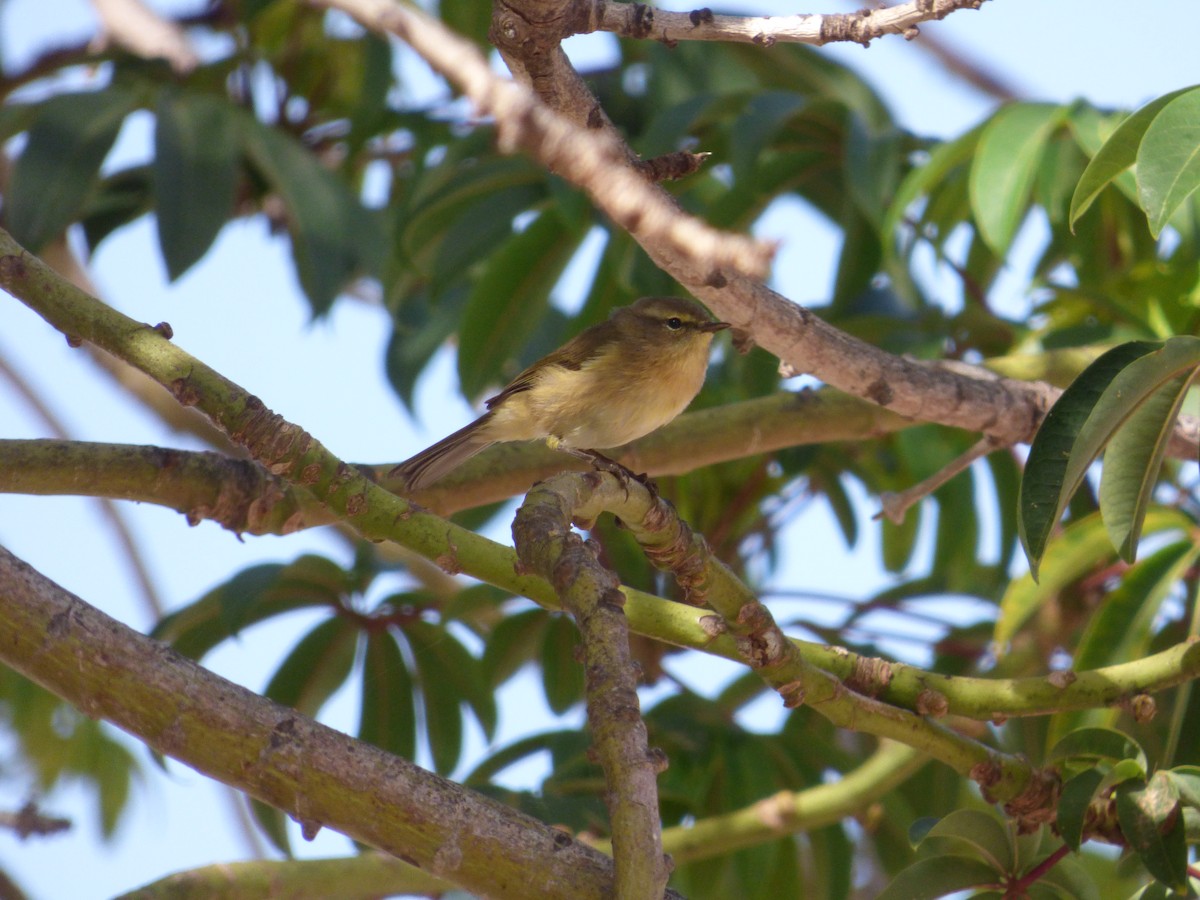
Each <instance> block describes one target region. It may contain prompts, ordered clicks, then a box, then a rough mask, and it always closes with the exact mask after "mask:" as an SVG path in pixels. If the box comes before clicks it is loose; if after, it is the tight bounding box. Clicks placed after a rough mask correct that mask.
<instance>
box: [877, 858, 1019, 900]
mask: <svg viewBox="0 0 1200 900" xmlns="http://www.w3.org/2000/svg"><path fill="white" fill-rule="evenodd" d="M1001 876H1002V873H1000V872H997V871H996V870H995V869H993V868H992V867H991V866H989V865H988V864H987V863H985V862H982V861H981V860H978V859H972V858H970V857H966V856H942V857H938V858H937V859H919V860H917V861H916V862H915V863H913V864H912V865H911V866H909V867H908V868H907V869H905V870H904V871H902V872H901V873H900V874H899V875H897V876H896V877H895V878H893V879H892V881H891V883H890V884H889V885H888V886H887V887H886V888H884V890H883V892H882V893H881V894H879V896H878V897H877V898H876V900H935V898H937V897H946V896H949V895H950V894H955V893H958V892H959V891H966V890H970V889H971V888H979V887H983V886H986V885H998V884H999V883H1000V880H1001Z"/></svg>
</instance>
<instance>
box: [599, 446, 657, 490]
mask: <svg viewBox="0 0 1200 900" xmlns="http://www.w3.org/2000/svg"><path fill="white" fill-rule="evenodd" d="M582 452H583V453H584V454H585V456H584V458H585V459H587V460H589V461H590V462H591V464H592V466H593V467H594V468H595V469H596V470H597V471H600V472H607V473H608V474H610V475H612V476H613V477H614V478H616V479H617V481H618V482H620V484H621V487H623V488H624V489H625V498H626V499H628V498H629V483H630V482H631V481H636V482H637V483H638V484H640V485H641V486H642V487H644V488H645V489H646V490H647V491H649V492H650V497H651V499H652V500H657V499H658V485H656V484H655V483H654V479H653V478H651V477H650V476H649V475H648V474H647V473H645V472H643V473H642V474H641V475H639V474H637V473H636V472H634V471H633V470H632V469H629V468H627V467H626V466H623V465H621V464H620V463H619V462H617V461H616V460H615V459H611V458H609V457H607V456H605V455H604V454H603V453H597V452H596V451H595V450H585V451H582Z"/></svg>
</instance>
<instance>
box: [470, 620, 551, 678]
mask: <svg viewBox="0 0 1200 900" xmlns="http://www.w3.org/2000/svg"><path fill="white" fill-rule="evenodd" d="M551 618H552V617H551V614H550V613H548V612H547V611H546V610H544V609H527V610H525V611H524V612H519V613H515V614H513V615H510V616H505V617H504V618H503V619H502V620H501V621H500V623H499V624H498V625H497V626H496V627H495V629H494V630H493V631H492V633H491V635H490V636H489V637H488V641H487V646H486V647H485V648H484V650H483V660H482V665H483V673H484V677H485V678H486V679H487V681H488V683H489V684H490V685H491V686H492V687H493V688H497V687H499V686H500V685H502V684H503V683H504V682H506V681H508V679H510V678H512V676H513V675H515V674H516V673H517V671H518V670H519V669H520V668H521V667H522V666H524V665H525V664H526V663H528V662H531V661H532V660H533V658H534V656H535V655H536V654H537V651H538V649H539V648H540V647H541V645H542V635H544V634H545V632H546V628H547V627H548V626H549V624H550V620H551Z"/></svg>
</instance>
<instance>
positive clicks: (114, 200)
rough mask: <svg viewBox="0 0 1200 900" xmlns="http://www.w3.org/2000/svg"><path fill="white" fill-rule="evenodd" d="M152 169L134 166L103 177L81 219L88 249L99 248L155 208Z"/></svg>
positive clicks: (89, 198) (90, 196)
mask: <svg viewBox="0 0 1200 900" xmlns="http://www.w3.org/2000/svg"><path fill="white" fill-rule="evenodd" d="M152 180H153V179H152V171H151V166H134V167H133V168H130V169H122V170H121V171H120V172H116V173H114V174H113V175H111V176H109V177H107V178H102V179H101V180H100V182H99V184H98V185H97V186H96V189H95V190H93V191H92V192H91V194H90V195H89V196H88V200H87V203H86V205H85V206H84V209H83V213H82V216H81V223H82V225H83V236H84V240H86V241H87V246H88V250H89V252H91V253H95V251H96V248H97V247H98V246H99V245H100V242H101V241H103V240H104V239H105V238H106V237H108V236H109V235H110V234H112V233H113V232H114V231H116V230H117V229H118V228H120V227H121V226H123V225H127V224H129V223H130V222H132V221H133V220H134V219H137V218H139V217H140V216H143V215H145V214H146V213H148V212H150V210H151V209H153V208H154V188H153V185H152Z"/></svg>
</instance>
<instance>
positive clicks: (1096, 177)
mask: <svg viewBox="0 0 1200 900" xmlns="http://www.w3.org/2000/svg"><path fill="white" fill-rule="evenodd" d="M1192 90H1195V88H1190V87H1189V88H1182V89H1180V90H1178V91H1172V92H1171V93H1169V94H1165V95H1164V96H1162V97H1159V98H1158V99H1157V100H1152V101H1151V102H1149V103H1147V104H1146V105H1145V106H1143V107H1142V108H1141V109H1139V110H1138V111H1137V112H1135V113H1133V114H1132V115H1130V116H1129V117H1128V118H1126V119H1125V120H1124V121H1123V122H1121V124H1120V125H1119V126H1118V127H1117V130H1116V131H1114V132H1113V133H1112V136H1111V137H1109V139H1108V140H1107V141H1105V142H1104V146H1102V147H1101V148H1100V150H1099V152H1097V153H1096V155H1095V156H1093V157H1092V161H1091V162H1090V163H1088V167H1087V168H1086V169H1084V170H1083V175H1081V176H1080V178H1079V184H1078V185H1077V186H1076V187H1075V193H1074V195H1073V196H1072V197H1071V214H1070V218H1069V219H1068V223H1069V224H1070V226H1071V229H1072V230H1074V229H1075V223H1076V222H1077V221H1078V220H1079V217H1080V216H1082V215H1083V214H1084V213H1085V212H1087V210H1088V207H1090V206H1091V205H1092V201H1094V200H1095V199H1096V196H1097V195H1098V194H1099V193H1100V191H1102V190H1103V189H1104V188H1105V187H1106V186H1107V185H1108V183H1109V182H1110V181H1112V180H1113V179H1114V178H1116V177H1117V176H1118V175H1120V174H1121V173H1122V172H1124V171H1125V170H1126V169H1128V168H1129V167H1130V166H1132V165H1133V164H1134V162H1136V161H1137V154H1138V148H1139V147H1140V146H1141V144H1142V137H1143V136H1144V135H1145V133H1146V129H1147V128H1149V127H1150V123H1151V122H1153V121H1154V119H1155V117H1157V116H1158V113H1159V111H1160V110H1161V109H1162V108H1163V107H1164V106H1166V105H1167V104H1168V103H1170V102H1171V101H1172V100H1174V99H1175V98H1176V97H1178V96H1179V95H1181V94H1185V93H1187V92H1189V91H1192ZM1084 150H1085V152H1086V151H1087V150H1088V148H1086V147H1085V148H1084Z"/></svg>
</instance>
